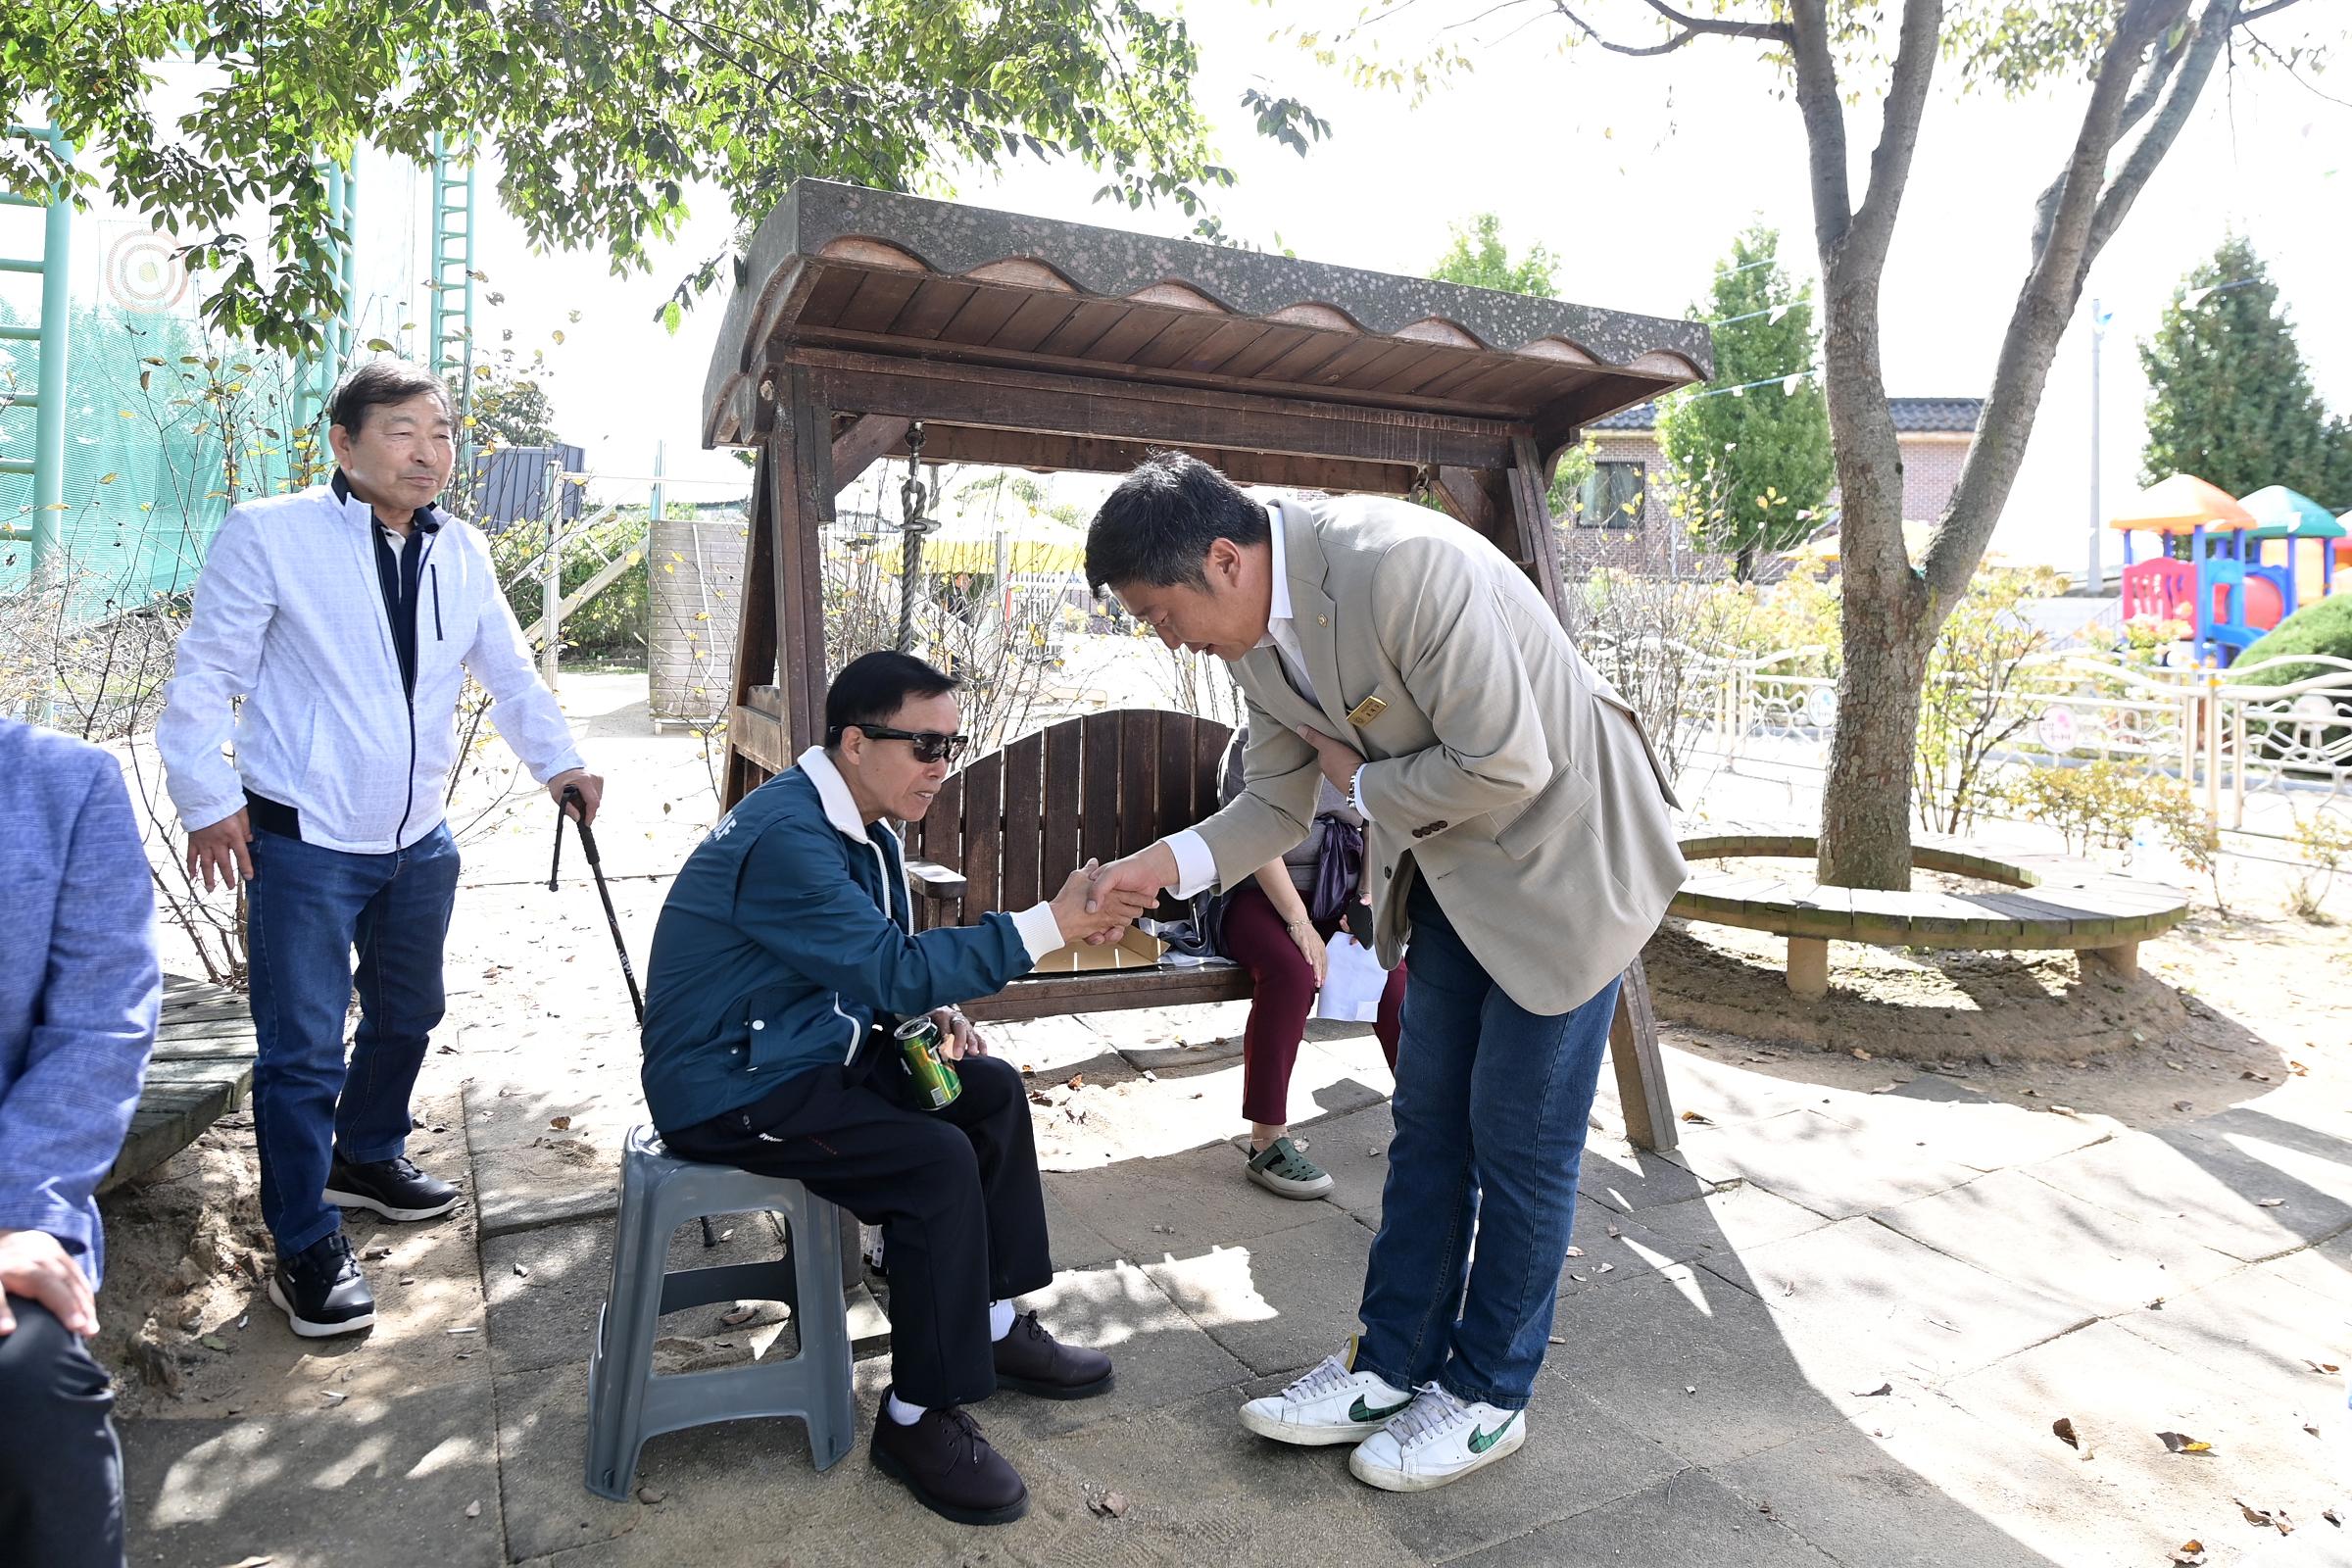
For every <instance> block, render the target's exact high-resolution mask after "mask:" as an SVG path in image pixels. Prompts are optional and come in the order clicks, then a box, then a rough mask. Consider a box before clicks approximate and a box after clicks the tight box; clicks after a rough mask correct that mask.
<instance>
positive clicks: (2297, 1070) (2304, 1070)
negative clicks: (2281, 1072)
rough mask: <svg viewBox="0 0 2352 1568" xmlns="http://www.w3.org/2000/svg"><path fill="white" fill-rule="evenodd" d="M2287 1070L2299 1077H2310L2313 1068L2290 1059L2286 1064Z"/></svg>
mask: <svg viewBox="0 0 2352 1568" xmlns="http://www.w3.org/2000/svg"><path fill="white" fill-rule="evenodd" d="M2286 1070H2287V1071H2288V1072H2290V1073H2292V1074H2293V1075H2294V1076H2295V1077H2297V1078H2308V1077H2310V1076H2311V1069H2310V1068H2309V1067H2306V1066H2304V1065H2303V1064H2302V1063H2301V1062H2299V1061H2293V1060H2289V1061H2288V1062H2287V1064H2286Z"/></svg>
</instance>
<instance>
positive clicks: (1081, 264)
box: [704, 179, 1714, 466]
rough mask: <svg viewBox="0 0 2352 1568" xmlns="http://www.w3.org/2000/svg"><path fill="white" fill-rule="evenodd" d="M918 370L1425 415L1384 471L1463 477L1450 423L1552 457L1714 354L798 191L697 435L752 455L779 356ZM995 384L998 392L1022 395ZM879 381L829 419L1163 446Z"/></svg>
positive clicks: (1685, 342) (962, 215)
mask: <svg viewBox="0 0 2352 1568" xmlns="http://www.w3.org/2000/svg"><path fill="white" fill-rule="evenodd" d="M907 362H927V363H928V364H929V365H930V366H932V367H934V368H941V367H954V366H963V367H974V368H981V367H985V368H990V370H991V371H993V372H1008V373H1012V374H1017V373H1023V372H1026V373H1031V374H1035V375H1037V376H1038V377H1040V379H1039V381H1038V382H1037V384H1038V385H1039V386H1041V387H1042V386H1043V385H1045V380H1044V378H1045V377H1049V376H1050V377H1051V378H1052V379H1053V382H1054V384H1055V385H1058V386H1061V387H1065V388H1066V387H1067V386H1069V385H1070V384H1071V380H1070V378H1072V377H1076V378H1082V383H1084V382H1101V383H1103V384H1105V386H1109V385H1113V384H1115V385H1116V386H1117V387H1119V388H1121V389H1123V390H1126V391H1130V392H1137V391H1150V392H1154V393H1157V394H1158V395H1163V396H1164V395H1174V394H1177V393H1178V391H1179V389H1189V390H1190V391H1193V392H1199V393H1202V394H1209V395H1223V396H1226V397H1228V398H1230V399H1232V403H1231V406H1232V408H1233V409H1234V411H1235V412H1236V414H1237V415H1240V414H1246V413H1247V412H1248V409H1249V407H1250V404H1251V401H1252V400H1251V399H1250V398H1248V397H1238V398H1237V397H1233V395H1236V394H1254V395H1256V396H1257V397H1260V398H1263V397H1272V398H1278V399H1282V400H1284V402H1285V403H1286V404H1288V405H1292V406H1300V407H1303V406H1306V405H1320V406H1324V407H1326V408H1329V409H1330V410H1331V412H1332V413H1333V414H1334V415H1337V416H1343V417H1348V418H1349V419H1350V420H1351V421H1354V420H1355V419H1356V418H1357V417H1359V416H1360V415H1362V414H1366V413H1372V412H1376V411H1395V412H1397V413H1409V414H1414V415H1419V416H1423V417H1425V418H1424V420H1422V421H1419V423H1420V425H1421V426H1423V427H1426V428H1429V429H1435V430H1436V431H1438V432H1439V434H1438V436H1434V437H1432V436H1426V435H1425V436H1422V437H1420V438H1418V439H1419V442H1420V444H1419V445H1417V446H1411V447H1408V446H1405V445H1399V447H1398V448H1397V451H1396V453H1395V455H1394V457H1387V455H1386V454H1383V455H1382V456H1383V457H1384V458H1385V459H1386V461H1387V462H1388V463H1389V464H1392V465H1394V464H1410V463H1415V462H1419V463H1427V464H1438V463H1461V462H1464V461H1469V456H1470V455H1469V454H1467V453H1465V454H1464V455H1459V456H1449V455H1447V449H1446V445H1445V442H1444V440H1443V439H1442V437H1443V435H1444V432H1445V430H1446V428H1448V427H1449V426H1451V425H1453V424H1455V423H1456V422H1459V423H1460V425H1461V427H1462V429H1463V430H1464V431H1465V432H1466V431H1468V430H1469V429H1470V428H1471V427H1472V426H1473V425H1476V426H1479V427H1483V428H1486V429H1498V428H1508V429H1509V430H1510V431H1511V432H1512V433H1513V434H1517V435H1521V436H1525V437H1531V438H1532V439H1533V440H1534V441H1535V442H1536V443H1537V445H1538V446H1539V447H1540V448H1541V449H1542V450H1543V451H1544V452H1545V453H1549V452H1551V451H1555V450H1557V449H1558V448H1559V447H1560V446H1562V445H1564V444H1566V443H1567V442H1568V441H1569V440H1572V439H1574V437H1575V434H1576V432H1577V430H1579V429H1580V428H1581V427H1582V426H1584V425H1586V424H1589V423H1591V422H1592V421H1593V420H1595V419H1598V418H1600V417H1604V416H1606V415H1608V414H1611V413H1614V412H1615V411H1617V410H1619V409H1624V408H1627V407H1630V406H1633V405H1636V404H1639V403H1642V402H1644V401H1646V400H1648V399H1651V398H1654V397H1656V396H1658V395H1659V394H1660V393H1662V392H1666V391H1669V390H1671V389H1672V388H1674V387H1676V386H1680V385H1684V384H1686V383H1689V382H1691V381H1701V380H1705V379H1707V378H1708V377H1709V376H1710V375H1711V374H1712V373H1713V368H1714V354H1713V348H1712V346H1711V344H1710V342H1709V339H1708V334H1707V328H1706V327H1705V325H1704V324H1702V323H1698V322H1692V321H1676V320H1667V319H1662V318H1657V317H1648V316H1635V315H1630V314H1627V313H1624V312H1619V311H1605V310H1599V309H1595V308H1593V307H1592V306H1585V305H1571V304H1567V303H1565V302H1562V301H1559V300H1548V299H1539V298H1533V297H1528V296H1523V295H1515V294H1503V293H1497V292H1495V291H1493V290H1489V289H1478V288H1465V287H1462V286H1460V285H1457V284H1451V283H1440V282H1434V281H1431V280H1430V279H1427V278H1420V277H1402V276H1395V275H1391V274H1387V273H1381V272H1368V271H1363V270H1357V269H1354V268H1346V267H1331V266H1326V265H1324V264H1322V263H1317V262H1305V261H1299V260H1298V259H1296V258H1293V257H1288V256H1273V255H1268V254H1265V253H1263V252H1259V251H1246V250H1237V249H1230V248H1226V247H1220V246H1213V245H1203V244H1198V243H1193V242H1190V241H1183V240H1167V239H1159V238H1155V237H1153V236H1151V235H1146V234H1135V233H1128V232H1125V231H1122V230H1118V229H1110V228H1100V227H1097V226H1095V225H1093V224H1088V223H1069V222H1059V221H1050V220H1046V219H1037V218H1026V217H1022V216H1020V215H1017V214H1013V213H1004V212H995V211H991V210H989V209H986V208H978V207H968V206H963V205H961V204H958V203H953V202H940V201H931V200H927V199H925V198H922V197H918V196H907V195H900V194H896V193H892V192H885V191H873V190H865V189H862V188H859V187H857V186H853V185H843V184H837V183H834V182H831V181H827V180H815V179H804V180H800V181H798V182H796V183H795V184H794V185H793V187H792V188H791V190H790V191H789V192H787V193H786V196H785V198H784V201H783V203H782V204H781V205H780V206H779V207H778V208H777V209H776V211H775V213H774V214H773V215H772V216H770V217H769V218H768V220H767V221H765V222H764V223H762V224H761V225H760V229H759V231H758V233H756V234H755V235H754V236H753V239H752V243H751V245H750V247H749V249H748V251H747V253H746V255H745V256H744V258H743V259H742V260H741V261H740V262H739V263H738V265H737V287H736V289H735V292H734V296H733V298H732V299H731V300H730V301H729V303H728V306H727V313H726V319H725V321H724V323H723V325H722V327H721V329H720V332H719V338H718V347H717V350H716V352H715V354H714V355H713V356H712V360H711V372H710V376H709V378H708V380H707V382H706V384H705V397H704V410H705V419H704V437H705V440H706V442H707V443H708V444H710V445H711V446H727V445H751V444H754V443H757V442H758V441H760V440H761V439H762V438H763V436H764V434H765V432H766V431H767V430H768V429H769V428H771V427H772V423H773V418H774V404H775V401H776V399H775V395H774V392H775V389H774V372H775V370H776V369H777V368H779V367H782V366H784V365H786V364H788V363H792V364H799V365H802V366H805V367H806V366H812V367H814V368H816V369H817V370H818V371H820V372H822V371H827V370H830V371H834V372H837V373H838V375H839V376H841V377H845V378H846V377H848V376H849V375H850V374H851V373H852V372H853V371H855V370H858V368H864V369H865V370H866V371H869V372H870V371H871V369H872V368H874V367H876V366H878V365H882V364H896V365H902V366H903V365H906V364H907ZM992 379H993V384H994V385H995V386H996V387H997V389H998V390H999V392H1000V393H1002V392H1004V391H1007V390H1009V389H1010V388H1011V387H1012V386H1014V385H1016V384H1019V383H1015V382H1013V381H1011V380H1009V379H1008V376H1007V374H1005V373H998V374H994V375H993V377H992ZM877 384H878V383H877V382H876V380H875V378H874V377H873V376H871V375H870V374H868V375H867V376H866V379H864V380H863V381H860V382H858V387H859V389H861V390H865V391H867V392H868V393H869V396H868V398H867V400H866V401H863V402H860V401H857V400H856V399H854V398H852V397H851V396H849V395H847V389H846V387H845V389H844V391H843V392H842V394H841V395H836V396H834V397H832V398H831V399H830V400H829V401H830V406H831V407H832V408H834V409H837V410H855V411H858V412H859V413H868V412H878V413H885V414H898V415H902V416H907V417H926V418H931V419H934V420H938V421H940V422H941V423H943V424H945V425H947V426H950V427H954V426H957V425H970V426H982V425H987V426H994V427H995V428H994V429H993V430H992V431H991V432H990V434H989V435H988V437H987V438H986V440H984V441H982V442H981V443H979V444H978V445H970V444H968V443H967V446H966V448H965V450H963V451H962V452H957V451H953V450H943V448H942V446H941V445H940V444H939V443H936V442H935V443H933V444H932V445H930V446H927V447H926V452H927V453H929V454H931V455H934V456H940V457H956V456H966V457H970V458H973V459H976V460H979V461H995V462H1003V463H1010V464H1016V465H1026V466H1123V464H1124V462H1125V461H1128V460H1129V458H1130V455H1131V453H1132V452H1133V450H1134V448H1133V444H1132V443H1133V442H1134V441H1135V440H1137V439H1142V438H1146V437H1148V436H1149V435H1150V434H1151V433H1152V432H1150V431H1146V430H1141V429H1136V430H1129V429H1121V428H1116V427H1112V426H1109V425H1104V426H1103V427H1100V428H1097V427H1095V426H1094V425H1092V424H1090V423H1089V420H1088V418H1086V417H1073V416H1072V415H1070V414H1068V413H1064V414H1061V415H1059V416H1057V417H1051V418H1047V417H1037V416H1033V415H1024V416H1021V417H970V418H961V417H957V416H956V412H955V411H954V410H953V409H950V408H940V407H927V408H923V409H920V410H918V409H917V408H916V407H915V406H914V405H915V401H916V400H915V398H914V395H913V394H912V393H908V394H907V395H906V397H905V398H904V399H903V400H902V401H903V405H904V406H901V407H893V408H884V407H881V406H880V405H881V404H883V403H886V402H888V401H889V399H888V398H886V397H882V396H879V395H872V394H873V392H874V388H875V387H876V386H877ZM763 387H765V388H766V389H767V390H766V392H765V395H763V393H762V388H763ZM972 412H973V413H974V414H975V416H976V415H977V414H978V413H979V412H981V411H977V410H975V411H972ZM1106 417H1111V416H1106ZM1233 427H1234V438H1233V439H1232V440H1231V441H1230V442H1229V443H1227V444H1229V445H1231V446H1233V447H1235V448H1237V449H1248V450H1255V451H1266V452H1280V451H1298V450H1300V448H1299V446H1298V445H1296V444H1294V442H1293V441H1292V440H1290V439H1288V438H1285V437H1282V436H1279V435H1276V434H1273V433H1269V434H1268V435H1267V436H1266V438H1265V439H1264V440H1263V441H1257V440H1253V439H1252V438H1251V434H1250V423H1249V421H1248V420H1247V419H1244V418H1237V419H1236V420H1234V421H1233ZM1073 434H1076V435H1081V436H1096V437H1102V438H1103V439H1100V440H1095V441H1091V442H1089V441H1079V442H1076V443H1073V442H1072V441H1071V440H1069V439H1068V437H1070V436H1071V435H1073ZM1165 444H1168V445H1177V444H1184V443H1182V442H1180V441H1168V442H1166V443H1165ZM1192 444H1193V445H1195V446H1199V445H1200V444H1201V442H1199V441H1195V442H1193V443H1192ZM1362 455H1365V456H1369V454H1362ZM1090 460H1091V461H1090Z"/></svg>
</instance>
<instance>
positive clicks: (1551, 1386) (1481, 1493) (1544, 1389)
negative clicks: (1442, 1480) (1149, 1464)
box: [1251, 1368, 1693, 1562]
mask: <svg viewBox="0 0 2352 1568" xmlns="http://www.w3.org/2000/svg"><path fill="white" fill-rule="evenodd" d="M1527 1423H1528V1425H1527V1441H1526V1443H1525V1444H1523V1445H1522V1446H1521V1447H1520V1449H1519V1451H1518V1452H1517V1453H1515V1454H1513V1455H1512V1456H1511V1457H1510V1458H1508V1459H1506V1460H1504V1461H1503V1462H1502V1463H1500V1464H1497V1465H1495V1466H1493V1467H1492V1468H1490V1469H1486V1470H1482V1471H1480V1472H1478V1473H1477V1474H1476V1475H1472V1476H1466V1477H1464V1478H1463V1479H1462V1480H1460V1481H1457V1482H1455V1483H1453V1484H1452V1485H1451V1486H1448V1487H1442V1488H1440V1489H1438V1490H1437V1491H1435V1492H1417V1493H1393V1492H1372V1491H1371V1490H1370V1489H1368V1488H1365V1487H1363V1486H1361V1484H1360V1483H1358V1482H1356V1481H1355V1480H1354V1478H1352V1477H1351V1476H1349V1475H1348V1473H1347V1455H1348V1450H1347V1449H1346V1448H1345V1447H1336V1448H1326V1449H1321V1450H1317V1449H1311V1448H1308V1449H1293V1450H1288V1453H1287V1454H1286V1453H1285V1452H1284V1450H1283V1449H1282V1446H1281V1445H1279V1444H1270V1443H1264V1442H1263V1441H1262V1440H1256V1439H1252V1440H1251V1441H1252V1442H1255V1443H1257V1444H1258V1446H1260V1447H1262V1448H1268V1449H1273V1450H1276V1456H1277V1457H1285V1458H1287V1457H1288V1456H1289V1454H1298V1455H1302V1456H1306V1457H1305V1460H1304V1463H1303V1464H1302V1465H1300V1466H1299V1467H1300V1468H1301V1469H1306V1468H1324V1467H1328V1470H1329V1472H1330V1473H1333V1474H1335V1475H1336V1476H1337V1478H1338V1482H1339V1483H1342V1484H1345V1485H1347V1486H1348V1487H1352V1488H1355V1489H1356V1490H1358V1491H1362V1492H1368V1493H1369V1495H1370V1497H1371V1511H1372V1514H1373V1516H1374V1517H1375V1518H1377V1519H1379V1520H1380V1521H1382V1522H1383V1523H1384V1524H1386V1525H1387V1526H1388V1528H1389V1529H1390V1531H1392V1532H1393V1533H1394V1534H1395V1535H1396V1537H1397V1540H1399V1541H1401V1542H1403V1543H1404V1544H1405V1546H1406V1547H1407V1548H1409V1549H1410V1550H1411V1551H1412V1552H1413V1553H1414V1554H1415V1555H1416V1556H1417V1557H1418V1558H1419V1559H1420V1560H1422V1561H1424V1562H1442V1561H1446V1560H1447V1559H1450V1558H1454V1557H1459V1556H1466V1555H1470V1554H1472V1553H1475V1552H1477V1551H1479V1550H1481V1549H1483V1548H1486V1547H1488V1546H1492V1545H1496V1544H1502V1543H1504V1542H1508V1541H1511V1540H1513V1539H1514V1538H1517V1537H1522V1536H1525V1535H1527V1534H1528V1533H1529V1532H1531V1531H1534V1530H1538V1529H1541V1528H1542V1527H1543V1526H1544V1525H1547V1524H1551V1523H1553V1522H1555V1521H1558V1520H1561V1519H1567V1518H1571V1517H1573V1516H1577V1515H1582V1514H1586V1513H1587V1512H1589V1511H1590V1510H1593V1509H1598V1508H1602V1507H1603V1506H1604V1505H1615V1504H1616V1503H1617V1502H1618V1500H1619V1499H1621V1498H1627V1497H1632V1496H1635V1495H1639V1494H1640V1493H1642V1491H1643V1490H1644V1489H1646V1488H1648V1487H1651V1486H1653V1485H1655V1484H1657V1483H1658V1482H1660V1481H1663V1480H1665V1479H1666V1478H1667V1477H1669V1476H1671V1475H1674V1474H1675V1473H1676V1472H1677V1471H1680V1470H1682V1469H1683V1463H1682V1461H1681V1460H1679V1459H1677V1458H1676V1457H1675V1456H1674V1455H1673V1454H1671V1453H1669V1452H1668V1451H1667V1450H1666V1449H1665V1448H1664V1447H1663V1446H1660V1445H1659V1444H1658V1442H1657V1441H1656V1440H1655V1439H1654V1438H1652V1437H1650V1436H1648V1435H1647V1434H1646V1433H1644V1432H1643V1431H1642V1429H1641V1427H1640V1426H1639V1425H1637V1424H1633V1423H1629V1422H1626V1421H1622V1420H1620V1419H1618V1418H1617V1417H1616V1416H1614V1415H1612V1414H1611V1413H1610V1412H1608V1411H1607V1410H1605V1409H1603V1408H1602V1407H1601V1406H1600V1405H1599V1404H1597V1403H1595V1402H1594V1401H1593V1399H1591V1398H1589V1397H1587V1396H1585V1395H1584V1394H1582V1393H1581V1392H1579V1391H1578V1390H1577V1389H1576V1388H1575V1387H1574V1386H1573V1385H1572V1384H1570V1383H1569V1382H1568V1381H1567V1380H1566V1379H1565V1378H1562V1377H1560V1376H1559V1375H1558V1374H1557V1373H1555V1372H1554V1371H1552V1370H1551V1369H1549V1368H1546V1369H1545V1370H1544V1371H1543V1372H1542V1373H1540V1374H1538V1376H1537V1379H1536V1391H1535V1397H1534V1399H1533V1401H1532V1402H1531V1403H1530V1404H1529V1406H1528V1416H1527ZM1294 1462H1296V1461H1294ZM1286 1467H1287V1466H1286ZM1299 1495H1300V1496H1301V1497H1302V1498H1313V1497H1316V1496H1318V1493H1317V1491H1316V1490H1315V1489H1314V1487H1313V1485H1312V1482H1311V1480H1308V1479H1301V1481H1300V1482H1299ZM1319 1560H1323V1561H1334V1562H1336V1561H1340V1560H1342V1559H1339V1558H1336V1557H1333V1558H1321V1559H1319ZM1686 1560H1693V1559H1686Z"/></svg>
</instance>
